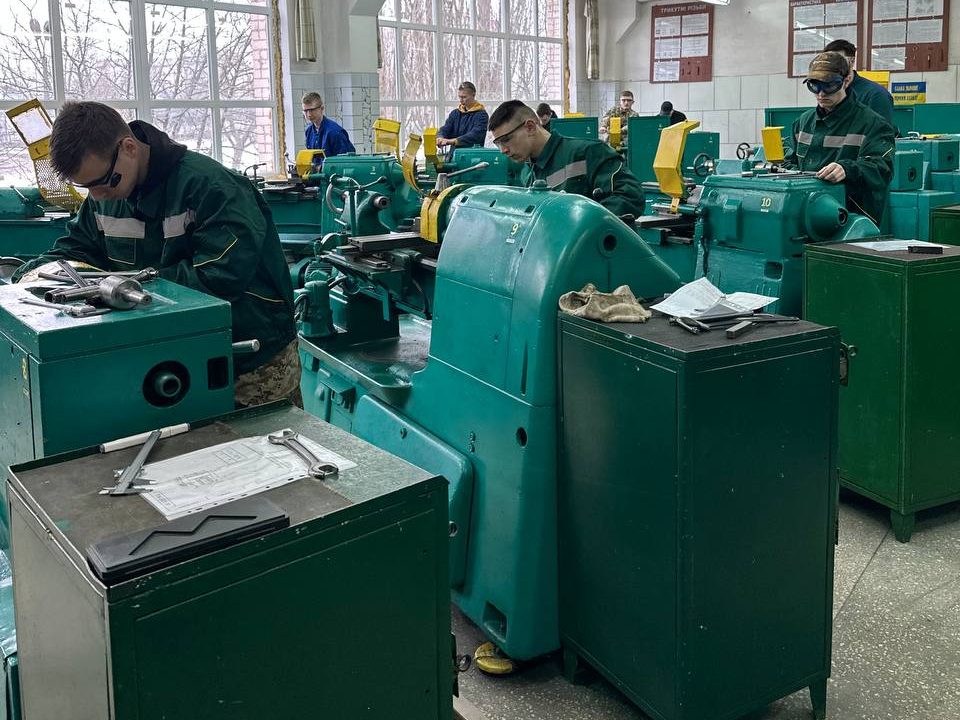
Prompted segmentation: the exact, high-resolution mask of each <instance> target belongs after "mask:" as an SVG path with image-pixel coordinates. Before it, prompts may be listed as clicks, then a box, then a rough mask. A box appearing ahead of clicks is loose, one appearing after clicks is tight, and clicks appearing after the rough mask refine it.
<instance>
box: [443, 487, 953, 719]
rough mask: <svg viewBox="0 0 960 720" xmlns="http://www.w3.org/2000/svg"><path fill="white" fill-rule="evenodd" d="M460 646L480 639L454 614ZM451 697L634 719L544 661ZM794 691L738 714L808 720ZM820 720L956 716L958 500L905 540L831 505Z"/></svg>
mask: <svg viewBox="0 0 960 720" xmlns="http://www.w3.org/2000/svg"><path fill="white" fill-rule="evenodd" d="M454 631H455V632H456V634H457V640H458V645H459V647H460V651H461V652H468V651H472V649H473V648H474V647H476V645H477V644H479V643H480V642H482V641H483V639H484V638H483V637H482V635H481V633H480V632H479V630H477V628H476V627H474V626H473V625H472V624H471V623H470V621H468V620H466V619H465V618H464V617H463V616H462V615H460V614H459V612H456V611H455V612H454ZM460 689H461V695H462V696H463V697H464V698H466V699H467V700H468V701H470V702H471V703H472V704H473V705H475V706H476V707H477V708H478V709H479V710H480V711H481V712H482V713H483V714H484V717H485V720H614V719H616V720H645V719H646V717H647V716H646V715H644V714H643V713H642V712H640V711H639V710H637V709H636V708H635V707H633V706H632V705H630V704H629V703H628V701H627V700H626V699H625V698H624V697H623V696H622V695H620V694H619V693H618V692H617V691H616V690H615V689H613V688H612V687H611V686H610V685H609V684H608V683H606V682H604V681H603V680H600V679H596V680H594V681H593V682H591V683H589V684H587V685H577V686H574V685H570V684H569V683H567V682H566V680H564V679H563V676H562V675H561V672H560V664H559V661H558V660H557V659H556V658H549V659H546V660H544V661H543V662H540V663H538V664H536V665H534V666H532V667H529V668H527V669H526V670H525V671H524V672H523V673H520V674H518V675H516V676H513V677H509V678H499V679H494V678H489V677H485V676H483V675H482V674H481V673H479V672H478V671H476V670H470V671H469V672H468V673H466V674H464V675H461V677H460ZM812 716H813V714H812V711H811V707H810V699H809V696H808V694H807V692H806V691H803V692H799V693H796V694H794V695H791V696H789V697H786V698H783V699H782V700H780V701H778V702H776V703H774V704H772V705H770V706H769V707H768V708H767V709H766V710H765V711H762V712H760V713H757V714H755V715H752V716H751V718H750V720H809V718H811V717H812ZM827 717H828V718H829V719H830V720H958V719H960V504H953V505H949V506H946V507H943V508H939V509H935V510H930V511H927V512H924V513H921V514H920V515H919V516H918V519H917V529H916V532H915V533H914V535H913V539H912V540H911V541H910V543H908V544H901V543H898V542H897V541H896V540H895V539H894V537H893V535H892V533H891V532H890V529H889V523H888V520H887V512H886V511H885V510H884V509H882V508H880V507H879V506H877V505H874V504H872V503H870V502H868V501H866V500H862V499H860V498H858V497H857V496H854V495H848V494H844V495H843V497H842V499H841V505H840V544H839V546H838V547H837V555H836V576H835V593H834V633H833V676H832V677H831V679H830V684H829V688H828V695H827Z"/></svg>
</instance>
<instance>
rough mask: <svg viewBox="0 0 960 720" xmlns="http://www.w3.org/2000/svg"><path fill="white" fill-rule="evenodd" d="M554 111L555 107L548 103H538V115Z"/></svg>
mask: <svg viewBox="0 0 960 720" xmlns="http://www.w3.org/2000/svg"><path fill="white" fill-rule="evenodd" d="M552 113H553V108H552V107H550V106H549V105H548V104H547V103H540V104H539V105H537V115H538V116H540V115H550V114H552Z"/></svg>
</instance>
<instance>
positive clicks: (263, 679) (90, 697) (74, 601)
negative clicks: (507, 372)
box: [8, 403, 453, 720]
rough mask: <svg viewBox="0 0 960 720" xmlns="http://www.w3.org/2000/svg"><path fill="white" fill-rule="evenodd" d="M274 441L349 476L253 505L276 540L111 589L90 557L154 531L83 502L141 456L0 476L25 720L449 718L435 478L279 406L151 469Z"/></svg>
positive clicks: (181, 440) (149, 516)
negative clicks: (294, 439) (6, 500)
mask: <svg viewBox="0 0 960 720" xmlns="http://www.w3.org/2000/svg"><path fill="white" fill-rule="evenodd" d="M282 428H292V429H294V430H296V431H298V432H300V433H301V434H302V435H304V436H305V437H309V438H310V439H312V440H314V441H316V442H318V443H320V444H321V445H323V446H324V447H326V448H328V449H330V450H332V451H334V452H335V453H337V454H339V455H341V456H342V457H344V458H346V459H347V460H350V461H352V462H355V463H356V466H355V467H350V468H344V469H343V470H342V471H341V472H340V473H339V475H337V476H334V477H331V478H327V479H325V480H324V481H323V482H319V481H316V480H313V479H302V480H296V481H294V482H292V483H289V484H286V485H282V486H279V487H275V488H272V489H270V490H267V491H266V492H264V493H262V494H260V495H257V496H256V497H257V498H261V497H265V498H267V499H268V500H270V501H271V502H273V503H274V505H276V506H277V507H279V508H280V509H281V510H282V511H284V512H285V513H286V514H287V516H288V517H289V527H286V528H283V529H275V530H273V531H271V532H269V533H267V534H264V535H260V536H259V537H255V538H253V539H247V540H243V541H240V542H237V543H235V544H232V545H227V546H224V547H220V548H219V549H209V550H207V551H205V552H203V553H202V554H199V555H195V556H192V557H186V558H183V557H181V558H178V559H177V560H176V561H172V562H171V563H170V564H168V565H162V566H159V567H154V568H152V569H150V570H148V571H143V572H141V573H140V574H137V575H134V576H133V577H130V578H129V579H122V580H117V581H101V579H100V576H99V575H98V574H96V573H94V572H93V571H92V570H91V568H90V567H89V566H88V563H87V553H86V552H85V551H86V548H87V547H88V545H89V544H90V543H94V542H97V541H101V540H103V539H104V538H106V537H108V536H113V535H114V534H121V535H123V534H126V533H132V534H134V537H137V536H136V533H138V532H139V531H141V530H145V529H148V528H153V527H156V526H159V525H163V523H164V518H163V516H162V515H161V514H160V513H158V512H157V511H156V510H154V509H153V507H152V506H151V505H149V504H148V503H147V502H146V501H145V500H144V499H142V498H140V497H138V496H136V495H130V496H123V497H109V496H102V495H98V494H97V491H98V490H99V488H100V486H102V485H103V484H104V480H105V479H108V480H109V478H110V477H111V470H112V469H113V468H115V467H118V466H122V465H124V464H126V463H128V462H130V461H131V460H132V458H133V455H134V454H135V453H136V451H137V448H130V449H128V450H121V451H117V452H116V453H111V454H109V455H102V454H98V453H97V452H96V450H95V449H94V448H90V449H88V450H83V451H78V452H74V453H70V454H66V455H60V456H57V457H54V458H47V459H44V460H37V461H33V462H31V463H28V464H24V465H20V466H15V467H14V468H12V470H11V474H10V477H9V483H8V484H9V490H8V492H9V497H10V504H11V510H12V513H11V521H12V523H11V541H12V548H13V552H14V554H15V555H16V557H17V563H16V567H15V571H14V585H13V589H14V596H15V606H16V624H17V633H18V640H19V661H20V679H21V689H22V702H23V706H22V707H23V717H24V718H26V719H27V720H43V719H45V718H51V719H52V718H70V720H107V718H110V719H111V720H134V719H136V720H161V719H165V720H198V719H200V718H202V719H204V720H214V719H217V720H220V719H222V720H279V719H280V718H291V719H292V718H304V719H305V718H330V719H331V720H333V719H336V720H361V719H362V720H373V719H375V718H410V719H411V720H413V719H414V718H416V720H450V717H451V714H452V703H451V690H452V666H453V663H452V659H451V641H450V601H449V589H448V588H449V582H448V577H447V542H448V523H447V492H446V481H445V480H444V479H443V478H440V477H436V476H433V475H431V474H429V473H427V472H425V471H423V470H420V469H419V468H416V467H414V466H413V465H409V464H407V463H406V462H404V461H402V460H400V459H399V458H397V457H395V456H393V455H390V454H389V453H386V452H384V451H382V450H379V449H377V448H375V447H373V446H372V445H369V444H368V443H366V442H364V441H362V440H360V439H359V438H356V437H353V436H351V435H349V434H347V433H346V432H344V431H343V430H340V429H339V428H335V427H333V426H331V425H328V424H327V423H325V422H323V421H321V420H318V419H316V418H312V417H310V416H308V415H305V414H304V413H303V412H302V411H300V410H297V409H295V408H291V407H290V406H288V405H285V404H282V403H277V404H274V405H268V406H261V407H259V408H254V409H251V410H245V411H241V412H239V413H234V414H231V415H228V416H225V417H223V418H221V419H220V420H219V421H217V422H213V423H210V424H206V425H203V426H201V427H199V428H195V429H192V430H191V431H190V432H189V433H186V434H184V435H178V436H175V437H171V438H168V439H165V440H161V441H160V442H159V443H158V444H157V446H156V448H155V449H154V453H153V456H154V457H155V459H157V460H162V459H165V458H168V457H172V456H175V455H179V454H182V453H184V452H188V451H191V450H196V449H198V448H201V447H206V446H209V445H214V444H218V443H221V442H226V441H229V440H233V439H235V438H237V437H243V436H250V435H265V434H268V433H271V432H275V431H277V430H279V429H282ZM224 507H226V506H224ZM215 522H217V521H216V520H215ZM155 537H156V536H154V538H151V539H150V540H149V541H144V542H142V543H140V545H141V546H146V545H147V544H148V542H153V540H154V539H155Z"/></svg>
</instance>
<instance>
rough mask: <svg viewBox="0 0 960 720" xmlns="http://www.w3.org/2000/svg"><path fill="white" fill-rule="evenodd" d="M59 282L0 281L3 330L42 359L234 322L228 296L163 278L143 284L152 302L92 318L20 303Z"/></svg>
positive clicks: (218, 327)
mask: <svg viewBox="0 0 960 720" xmlns="http://www.w3.org/2000/svg"><path fill="white" fill-rule="evenodd" d="M57 285H58V283H54V282H49V281H38V282H30V283H18V284H16V285H0V308H2V312H0V333H3V334H4V335H6V336H7V337H8V338H9V339H10V340H12V341H14V342H15V343H17V344H18V345H19V346H20V347H22V348H23V349H24V350H26V351H27V352H28V353H29V354H30V355H33V356H34V357H36V358H42V359H43V360H52V359H57V358H63V357H71V356H77V355H90V354H96V353H100V352H104V351H107V350H111V349H114V348H117V347H129V346H131V345H140V344H150V343H154V342H158V341H162V340H168V339H171V338H177V337H184V336H187V335H197V334H201V333H206V332H211V331H220V330H228V329H230V326H231V314H230V303H228V302H227V301H226V300H221V299H219V298H216V297H213V296H212V295H207V294H205V293H202V292H200V291H198V290H193V289H192V288H188V287H184V286H183V285H178V284H177V283H174V282H170V281H168V280H161V279H157V280H153V281H150V282H147V283H144V286H143V287H144V290H145V291H147V292H149V293H150V294H151V295H152V296H153V301H152V302H151V303H150V304H149V305H146V306H140V307H137V308H134V309H132V310H114V311H112V312H109V313H106V314H105V315H94V316H92V317H88V318H74V317H70V316H69V315H64V314H63V313H61V312H58V311H57V310H54V309H51V308H45V307H39V306H37V305H27V304H25V303H22V302H20V298H24V297H29V298H35V299H40V300H42V299H43V292H44V289H48V288H51V287H54V286H57Z"/></svg>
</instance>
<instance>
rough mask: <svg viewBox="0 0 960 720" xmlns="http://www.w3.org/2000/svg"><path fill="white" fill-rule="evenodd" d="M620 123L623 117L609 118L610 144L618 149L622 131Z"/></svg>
mask: <svg viewBox="0 0 960 720" xmlns="http://www.w3.org/2000/svg"><path fill="white" fill-rule="evenodd" d="M622 123H623V118H619V117H612V118H610V126H609V128H608V129H609V131H610V136H609V137H610V145H611V146H613V148H614V149H616V150H619V149H620V139H621V135H622V132H623V128H622Z"/></svg>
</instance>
